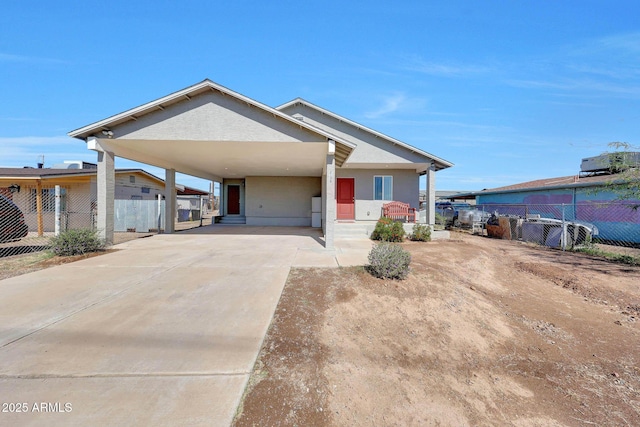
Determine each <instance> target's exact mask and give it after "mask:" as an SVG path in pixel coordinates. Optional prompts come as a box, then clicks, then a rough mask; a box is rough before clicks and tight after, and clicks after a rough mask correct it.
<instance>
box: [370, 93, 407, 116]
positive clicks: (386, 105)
mask: <svg viewBox="0 0 640 427" xmlns="http://www.w3.org/2000/svg"><path fill="white" fill-rule="evenodd" d="M406 100H407V97H406V96H405V95H404V94H403V93H394V94H392V95H390V96H387V97H386V98H384V99H383V102H382V105H381V106H380V107H378V108H377V109H376V110H373V111H369V112H366V113H364V116H365V117H366V118H368V119H377V118H380V117H382V116H386V115H388V114H391V113H393V112H395V111H398V110H399V109H400V108H402V105H403V104H404V103H405V102H406Z"/></svg>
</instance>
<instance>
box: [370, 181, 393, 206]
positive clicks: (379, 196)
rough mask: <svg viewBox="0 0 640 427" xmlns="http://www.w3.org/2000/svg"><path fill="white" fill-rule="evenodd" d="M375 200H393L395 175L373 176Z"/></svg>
mask: <svg viewBox="0 0 640 427" xmlns="http://www.w3.org/2000/svg"><path fill="white" fill-rule="evenodd" d="M373 200H393V177H392V176H374V177H373Z"/></svg>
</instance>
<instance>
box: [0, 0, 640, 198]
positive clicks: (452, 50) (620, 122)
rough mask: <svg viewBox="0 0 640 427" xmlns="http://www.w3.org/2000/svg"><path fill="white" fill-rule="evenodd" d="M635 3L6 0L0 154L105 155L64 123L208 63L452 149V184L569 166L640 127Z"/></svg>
mask: <svg viewBox="0 0 640 427" xmlns="http://www.w3.org/2000/svg"><path fill="white" fill-rule="evenodd" d="M638 17H640V2H637V0H634V1H615V0H614V1H612V0H609V1H590V0H580V1H569V0H564V1H550V0H549V1H544V0H543V1H541V0H536V1H533V0H531V1H512V0H503V1H491V0H488V1H447V2H435V1H397V2H388V1H384V2H383V1H367V2H362V1H351V2H344V1H340V2H338V1H322V2H319V1H306V2H301V1H269V2H257V1H241V0H238V1H234V2H213V1H206V2H205V1H188V0H185V1H183V2H174V1H159V0H157V1H153V2H150V1H149V2H147V1H138V2H135V1H131V0H129V1H126V2H124V1H110V2H104V1H100V2H94V1H63V2H55V3H50V2H7V3H6V4H3V11H2V14H0V166H24V165H35V164H36V162H37V161H38V156H39V155H44V156H45V166H51V165H52V164H53V163H57V162H60V161H62V160H85V161H95V159H96V155H95V153H94V152H91V151H89V150H87V149H86V147H85V145H84V144H83V143H82V142H81V141H78V140H74V139H71V138H69V137H67V136H66V134H67V132H69V131H71V130H74V129H76V128H79V127H82V126H84V125H87V124H89V123H93V122H95V121H98V120H101V119H103V118H106V117H108V116H111V115H113V114H117V113H119V112H122V111H124V110H127V109H129V108H132V107H135V106H138V105H140V104H144V103H146V102H148V101H151V100H154V99H157V98H160V97H162V96H164V95H167V94H169V93H171V92H174V91H176V90H179V89H182V88H184V87H187V86H189V85H191V84H194V83H197V82H199V81H201V80H203V79H205V78H210V79H211V80H213V81H215V82H216V83H219V84H221V85H224V86H227V87H228V88H230V89H232V90H234V91H236V92H239V93H241V94H243V95H246V96H248V97H250V98H253V99H255V100H257V101H260V102H262V103H265V104H268V105H271V106H277V105H280V104H282V103H284V102H287V101H289V100H291V99H293V98H295V97H298V96H300V97H302V98H305V99H307V100H308V101H310V102H312V103H314V104H317V105H319V106H322V107H323V108H326V109H328V110H331V111H333V112H335V113H337V114H340V115H342V116H345V117H347V118H349V119H351V120H354V121H356V122H360V123H362V124H364V125H366V126H369V127H371V128H373V129H376V130H378V131H380V132H383V133H385V134H388V135H390V136H393V137H394V138H397V139H400V140H402V141H404V142H406V143H408V144H411V145H414V146H416V147H418V148H421V149H423V150H425V151H428V152H430V153H432V154H435V155H437V156H439V157H441V158H444V159H446V160H449V161H451V162H453V163H455V166H454V167H453V168H450V169H448V170H445V171H442V172H439V173H438V174H437V188H438V189H439V190H479V189H483V188H492V187H498V186H502V185H509V184H513V183H517V182H522V181H528V180H533V179H539V178H546V177H553V176H563V175H572V174H576V173H578V172H579V168H580V160H581V159H582V158H583V157H589V156H594V155H597V154H600V153H602V152H603V151H606V150H607V149H608V147H607V143H609V142H611V141H626V142H629V143H632V144H636V145H637V144H638V143H639V141H640V19H639V18H638ZM116 166H118V167H130V166H131V162H128V161H126V160H123V159H119V160H118V161H117V164H116ZM145 168H146V169H147V170H149V171H150V172H152V173H155V174H157V175H159V176H161V177H163V173H164V172H163V171H162V170H160V169H157V168H152V167H145ZM178 181H179V182H181V183H184V184H187V185H193V186H197V187H200V188H206V184H204V183H203V182H202V181H200V180H195V179H191V178H189V177H186V176H179V177H178Z"/></svg>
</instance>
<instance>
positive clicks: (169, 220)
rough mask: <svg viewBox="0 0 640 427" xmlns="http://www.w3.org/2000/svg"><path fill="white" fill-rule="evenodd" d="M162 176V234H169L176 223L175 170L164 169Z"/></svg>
mask: <svg viewBox="0 0 640 427" xmlns="http://www.w3.org/2000/svg"><path fill="white" fill-rule="evenodd" d="M164 174H165V179H164V232H165V233H167V234H170V233H173V232H174V231H175V222H176V170H175V169H165V171H164Z"/></svg>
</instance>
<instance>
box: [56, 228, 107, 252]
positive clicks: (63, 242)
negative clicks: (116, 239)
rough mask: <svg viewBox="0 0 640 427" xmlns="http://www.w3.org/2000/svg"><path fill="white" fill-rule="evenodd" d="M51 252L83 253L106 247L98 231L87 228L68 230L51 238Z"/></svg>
mask: <svg viewBox="0 0 640 427" xmlns="http://www.w3.org/2000/svg"><path fill="white" fill-rule="evenodd" d="M50 243H51V248H50V250H51V252H53V253H54V254H55V255H61V256H70V255H82V254H86V253H87V252H96V251H98V250H100V249H102V248H104V242H103V241H102V240H101V239H100V238H99V237H98V232H97V231H94V230H90V229H87V228H82V229H78V230H68V231H65V232H63V233H60V234H59V235H58V236H55V237H52V238H51V242H50Z"/></svg>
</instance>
